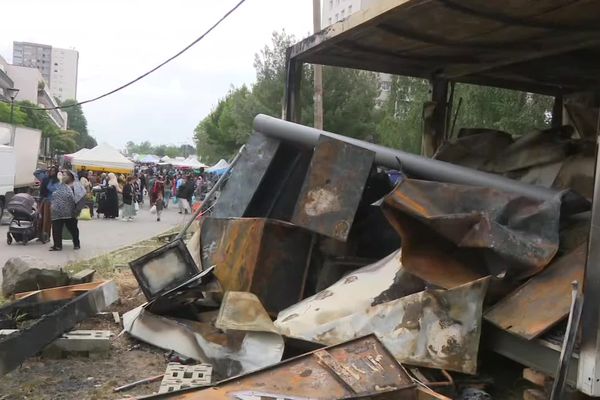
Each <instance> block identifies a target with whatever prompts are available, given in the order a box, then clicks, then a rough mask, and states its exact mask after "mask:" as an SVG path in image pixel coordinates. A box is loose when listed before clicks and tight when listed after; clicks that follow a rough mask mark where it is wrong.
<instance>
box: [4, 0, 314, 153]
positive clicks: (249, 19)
mask: <svg viewBox="0 0 600 400" xmlns="http://www.w3.org/2000/svg"><path fill="white" fill-rule="evenodd" d="M237 2H238V0H218V1H208V0H169V1H164V0H162V1H160V0H52V1H48V0H19V1H11V2H8V3H7V4H4V5H3V9H4V11H5V13H3V14H4V17H5V18H3V19H2V35H1V36H0V54H1V55H2V56H4V58H6V59H7V61H9V62H11V61H12V42H13V41H28V42H36V43H43V44H49V45H52V46H56V47H63V48H75V49H76V50H78V51H79V82H78V89H77V97H78V100H85V99H88V98H90V97H94V96H96V95H98V94H101V93H103V92H106V91H108V90H110V89H113V88H115V87H116V86H119V85H120V84H122V83H125V82H127V81H129V80H131V79H132V78H134V77H136V76H138V75H140V74H141V73H143V72H146V71H147V70H148V69H150V68H152V67H154V66H155V65H157V64H158V63H160V62H161V61H163V60H164V59H166V58H168V57H169V56H171V55H172V54H174V53H175V52H177V51H179V50H180V49H181V48H183V47H184V46H185V45H187V44H188V43H190V42H191V41H192V40H194V39H195V38H196V37H198V36H199V35H200V34H201V33H203V32H204V31H205V30H206V29H207V28H208V27H209V26H210V25H212V24H213V23H214V22H216V20H217V19H219V18H220V17H221V16H222V15H223V14H224V13H225V12H226V11H227V10H229V9H230V8H231V7H232V6H233V5H234V4H236V3H237ZM311 16H312V1H311V0H247V1H246V2H245V3H244V4H243V5H242V6H241V7H240V8H239V9H238V10H237V11H236V12H235V13H234V14H232V15H231V16H230V18H229V19H228V20H226V21H225V22H224V23H223V24H222V25H220V26H219V27H218V28H217V29H216V30H214V31H213V32H212V33H211V34H210V35H209V36H207V37H206V38H205V39H204V40H202V41H201V42H200V43H198V44H197V45H196V46H194V47H193V48H192V49H190V50H189V51H188V52H187V53H185V54H184V55H182V56H181V57H179V58H177V59H176V60H174V61H172V62H171V63H170V64H168V65H167V66H165V67H163V68H162V69H160V70H158V71H157V72H155V73H154V74H152V75H150V76H149V77H147V78H145V79H143V80H142V81H140V82H138V83H136V84H135V85H133V86H131V87H129V88H127V89H124V90H123V91H121V92H118V93H116V94H114V95H112V96H109V97H107V98H104V99H102V100H99V101H97V102H94V103H91V104H86V105H84V106H83V110H84V113H85V115H86V117H87V121H88V129H89V131H90V133H91V134H92V135H93V136H95V137H96V139H97V140H98V142H107V143H110V144H112V145H113V146H116V147H123V146H124V144H125V143H126V142H127V141H129V140H132V141H134V142H140V141H142V140H150V141H151V142H152V143H155V144H159V143H164V144H169V143H172V144H178V145H179V144H182V143H192V135H193V130H194V128H195V127H196V125H197V124H198V122H199V121H200V120H201V119H202V118H203V117H205V116H206V115H207V114H208V113H209V112H210V110H211V108H212V107H213V106H214V105H215V104H216V103H217V101H218V99H219V98H222V97H223V96H224V95H225V94H226V93H227V91H228V90H229V88H230V87H231V85H235V86H239V85H241V84H243V83H247V84H250V83H252V82H253V81H254V79H255V73H254V67H253V61H254V54H255V53H256V52H258V51H259V50H260V49H261V48H262V47H263V46H264V45H265V44H267V43H269V41H270V37H271V33H272V32H273V31H276V30H277V31H278V30H281V29H285V30H286V31H287V32H289V33H292V34H294V35H296V37H297V38H298V39H301V38H303V37H305V36H307V35H308V34H309V32H310V30H311V27H312V17H311Z"/></svg>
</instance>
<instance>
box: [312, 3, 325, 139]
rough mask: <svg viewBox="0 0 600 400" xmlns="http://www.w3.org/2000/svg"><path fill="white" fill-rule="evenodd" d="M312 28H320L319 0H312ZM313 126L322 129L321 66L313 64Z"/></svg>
mask: <svg viewBox="0 0 600 400" xmlns="http://www.w3.org/2000/svg"><path fill="white" fill-rule="evenodd" d="M313 29H314V33H317V32H319V31H320V30H321V0H313ZM313 68H314V89H315V95H314V108H315V121H314V127H315V128H317V129H323V66H322V65H317V64H315V65H314V67H313Z"/></svg>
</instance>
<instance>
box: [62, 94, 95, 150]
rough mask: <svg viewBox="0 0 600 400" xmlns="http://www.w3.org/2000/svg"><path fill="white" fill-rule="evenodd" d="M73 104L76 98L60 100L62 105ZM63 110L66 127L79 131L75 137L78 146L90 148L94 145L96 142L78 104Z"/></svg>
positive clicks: (75, 102)
mask: <svg viewBox="0 0 600 400" xmlns="http://www.w3.org/2000/svg"><path fill="white" fill-rule="evenodd" d="M73 104H77V100H73V99H69V100H65V101H63V102H62V105H63V106H72V105H73ZM64 111H65V112H66V113H67V116H68V119H67V128H68V129H69V130H73V131H75V132H78V133H79V137H78V138H77V146H78V147H79V148H84V147H85V148H88V149H91V148H92V147H95V146H96V145H97V144H98V143H96V139H94V137H93V136H90V134H89V132H88V128H87V119H86V118H85V115H84V114H83V110H82V109H81V106H80V105H76V106H72V107H67V108H64Z"/></svg>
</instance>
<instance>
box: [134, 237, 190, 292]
mask: <svg viewBox="0 0 600 400" xmlns="http://www.w3.org/2000/svg"><path fill="white" fill-rule="evenodd" d="M129 267H130V268H131V272H133V276H134V277H135V279H136V280H137V281H138V283H139V285H140V288H141V289H142V292H143V293H144V295H145V296H146V298H147V299H148V300H153V299H155V298H156V297H158V296H160V295H161V294H162V293H165V292H167V291H169V290H170V289H173V288H175V287H177V286H179V285H181V284H182V283H184V282H185V281H187V280H188V279H190V278H192V277H193V276H196V275H198V274H199V273H200V270H199V269H198V266H197V265H196V263H195V262H194V259H193V258H192V255H191V254H190V252H189V251H188V249H187V246H186V245H185V243H184V242H183V240H181V239H178V240H175V241H173V242H170V243H167V244H166V245H164V246H162V247H159V248H158V249H156V250H154V251H151V252H150V253H148V254H145V255H143V256H142V257H140V258H138V259H136V260H133V261H131V262H130V263H129Z"/></svg>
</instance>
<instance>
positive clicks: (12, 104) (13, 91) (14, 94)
mask: <svg viewBox="0 0 600 400" xmlns="http://www.w3.org/2000/svg"><path fill="white" fill-rule="evenodd" d="M6 91H7V93H8V97H10V124H11V125H12V123H13V112H14V108H15V98H16V97H17V95H18V94H19V89H15V88H8V89H6Z"/></svg>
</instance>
